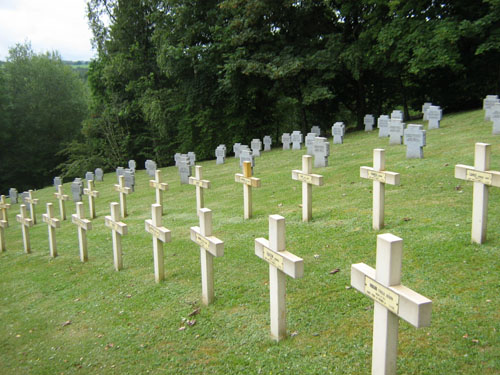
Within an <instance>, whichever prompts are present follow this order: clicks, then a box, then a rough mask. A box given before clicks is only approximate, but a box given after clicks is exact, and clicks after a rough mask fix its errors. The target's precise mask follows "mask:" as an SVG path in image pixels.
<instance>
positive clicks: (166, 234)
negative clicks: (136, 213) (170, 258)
mask: <svg viewBox="0 0 500 375" xmlns="http://www.w3.org/2000/svg"><path fill="white" fill-rule="evenodd" d="M145 224H146V225H145V226H146V232H148V233H151V234H152V235H153V236H155V237H156V238H158V239H159V240H160V241H161V242H170V238H171V237H170V230H168V229H167V228H165V227H155V226H154V225H153V221H152V220H151V219H148V220H146V221H145Z"/></svg>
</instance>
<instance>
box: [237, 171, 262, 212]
mask: <svg viewBox="0 0 500 375" xmlns="http://www.w3.org/2000/svg"><path fill="white" fill-rule="evenodd" d="M234 180H235V181H236V182H239V183H240V184H243V213H244V218H245V219H250V218H251V217H252V188H253V187H254V188H260V178H257V177H252V163H251V162H249V161H244V162H243V174H241V173H236V174H235V175H234Z"/></svg>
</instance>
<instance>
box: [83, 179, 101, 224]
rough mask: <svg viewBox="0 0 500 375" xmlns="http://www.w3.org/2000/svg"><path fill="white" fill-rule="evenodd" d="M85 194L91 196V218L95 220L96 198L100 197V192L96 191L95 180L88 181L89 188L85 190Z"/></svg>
mask: <svg viewBox="0 0 500 375" xmlns="http://www.w3.org/2000/svg"><path fill="white" fill-rule="evenodd" d="M83 194H84V195H88V196H89V211H90V218H91V219H95V217H96V216H95V198H98V197H99V192H98V191H97V190H94V181H93V180H87V188H86V189H83Z"/></svg>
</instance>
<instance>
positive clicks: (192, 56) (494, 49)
mask: <svg viewBox="0 0 500 375" xmlns="http://www.w3.org/2000/svg"><path fill="white" fill-rule="evenodd" d="M88 10H89V22H90V25H91V27H92V29H93V33H94V44H95V47H96V49H97V51H98V57H97V59H96V60H94V61H93V62H92V63H91V65H90V71H89V82H90V87H91V91H92V104H91V112H92V116H91V118H90V119H89V120H88V121H87V122H86V124H85V127H84V134H85V136H86V139H87V144H86V145H85V147H83V148H82V149H81V152H82V153H85V152H87V153H92V154H94V155H95V154H100V155H102V156H104V157H105V160H106V161H107V162H108V164H107V165H108V166H109V167H115V166H116V165H119V164H123V163H124V162H125V160H126V159H127V158H135V159H136V160H138V161H139V162H142V161H143V160H144V159H146V158H153V159H155V160H157V161H158V162H159V163H160V164H161V165H166V164H171V163H172V162H173V154H174V153H175V152H187V151H195V152H196V153H197V155H198V158H199V159H204V158H208V157H212V156H213V152H214V150H215V147H216V146H217V145H218V144H219V143H225V144H226V145H229V146H231V145H232V143H233V142H243V143H247V142H249V141H250V140H251V139H252V138H254V137H260V138H261V137H263V136H264V135H266V134H269V135H271V136H272V137H273V138H274V140H275V142H277V141H278V137H279V135H280V134H281V133H283V132H285V131H291V130H293V129H301V130H302V131H303V132H307V131H308V129H310V127H311V126H312V125H320V126H321V127H322V128H323V129H324V130H326V129H329V127H330V126H331V124H332V123H333V122H334V121H338V120H342V121H345V122H347V123H348V124H349V125H350V126H351V127H359V126H360V125H361V121H362V118H363V116H364V115H365V114H366V113H373V114H374V115H376V116H378V115H380V114H383V113H389V112H390V111H392V109H394V108H395V107H397V106H399V107H401V108H402V109H404V112H405V114H406V116H407V117H408V116H409V115H410V113H411V111H412V110H419V109H420V108H421V105H422V103H423V102H424V101H432V102H433V103H435V104H438V105H441V106H442V107H443V108H445V110H447V111H453V110H459V109H464V108H470V107H477V106H479V105H480V99H481V98H482V97H484V96H485V95H486V94H489V93H495V92H498V89H499V87H498V85H499V81H500V68H499V65H498V63H497V61H498V58H499V57H500V53H499V52H500V28H499V21H500V1H498V0H485V1H482V2H479V1H478V2H471V1H465V0H463V1H440V2H436V1H433V0H427V1H425V0H413V1H404V2H400V1H394V0H380V1H376V0H363V1H360V0H343V1H327V0H325V1H313V0H274V1H266V0H245V1H243V0H223V1H221V0H205V1H186V0H165V1H160V0H143V1H139V2H138V1H129V0H91V1H89V4H88ZM108 21H109V22H108ZM106 25H109V26H106ZM85 150H86V151H85ZM76 159H78V157H76Z"/></svg>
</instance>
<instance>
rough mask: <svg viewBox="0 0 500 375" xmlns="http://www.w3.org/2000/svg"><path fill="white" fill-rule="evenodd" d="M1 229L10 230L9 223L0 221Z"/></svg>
mask: <svg viewBox="0 0 500 375" xmlns="http://www.w3.org/2000/svg"><path fill="white" fill-rule="evenodd" d="M0 227H1V228H8V227H9V222H8V221H5V220H0Z"/></svg>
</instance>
